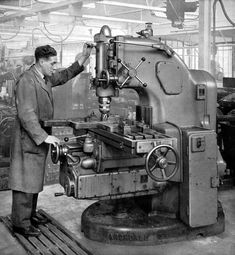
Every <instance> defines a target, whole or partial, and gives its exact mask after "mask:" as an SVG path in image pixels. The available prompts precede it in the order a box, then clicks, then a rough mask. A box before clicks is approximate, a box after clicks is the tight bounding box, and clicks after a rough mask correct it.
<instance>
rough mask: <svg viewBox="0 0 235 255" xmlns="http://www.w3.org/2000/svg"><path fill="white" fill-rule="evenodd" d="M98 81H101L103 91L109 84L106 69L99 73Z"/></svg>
mask: <svg viewBox="0 0 235 255" xmlns="http://www.w3.org/2000/svg"><path fill="white" fill-rule="evenodd" d="M100 80H101V81H102V87H103V89H106V88H107V87H108V86H109V83H110V75H109V71H108V70H107V69H105V70H102V71H101V73H100Z"/></svg>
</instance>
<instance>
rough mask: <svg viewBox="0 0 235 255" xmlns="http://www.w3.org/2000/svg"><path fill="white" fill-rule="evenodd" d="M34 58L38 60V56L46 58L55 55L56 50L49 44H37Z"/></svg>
mask: <svg viewBox="0 0 235 255" xmlns="http://www.w3.org/2000/svg"><path fill="white" fill-rule="evenodd" d="M34 56H35V60H36V62H38V60H39V59H40V58H45V59H48V58H49V57H53V56H57V52H56V50H55V49H54V48H53V47H51V46H50V45H44V46H39V47H37V48H36V49H35V53H34Z"/></svg>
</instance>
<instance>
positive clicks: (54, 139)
mask: <svg viewBox="0 0 235 255" xmlns="http://www.w3.org/2000/svg"><path fill="white" fill-rule="evenodd" d="M44 142H45V143H48V144H53V145H54V146H56V145H57V144H60V139H59V138H57V137H55V136H53V135H48V137H47V138H46V140H45V141H44Z"/></svg>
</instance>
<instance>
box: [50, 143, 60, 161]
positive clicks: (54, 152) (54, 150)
mask: <svg viewBox="0 0 235 255" xmlns="http://www.w3.org/2000/svg"><path fill="white" fill-rule="evenodd" d="M59 157H60V147H59V145H58V144H57V145H56V146H54V145H53V144H52V145H51V161H52V162H53V163H54V164H57V163H58V161H59Z"/></svg>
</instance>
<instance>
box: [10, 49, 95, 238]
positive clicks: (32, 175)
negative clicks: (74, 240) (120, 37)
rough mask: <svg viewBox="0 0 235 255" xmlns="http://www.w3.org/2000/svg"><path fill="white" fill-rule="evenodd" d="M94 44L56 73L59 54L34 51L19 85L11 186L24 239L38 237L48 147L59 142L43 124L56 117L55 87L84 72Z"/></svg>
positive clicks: (17, 223)
mask: <svg viewBox="0 0 235 255" xmlns="http://www.w3.org/2000/svg"><path fill="white" fill-rule="evenodd" d="M91 49H92V45H89V44H84V46H83V52H82V55H81V56H80V58H79V59H78V60H77V61H76V62H75V63H73V64H72V65H71V66H70V67H68V68H67V69H65V70H62V71H60V72H55V65H56V63H57V53H56V50H55V49H54V48H52V47H51V46H49V45H45V46H40V47H38V48H36V50H35V64H34V65H32V66H31V68H30V69H29V70H27V71H25V72H24V73H23V74H22V75H21V77H20V78H19V80H18V81H17V83H16V87H15V97H16V109H17V116H16V126H15V134H14V139H13V144H12V152H11V154H12V155H11V167H10V173H9V187H10V188H11V189H12V223H13V230H14V231H15V232H17V233H20V234H22V235H24V236H39V235H40V230H39V229H38V228H37V226H38V224H42V223H45V219H40V218H38V217H36V206H37V198H38V193H39V192H40V191H42V189H43V181H44V173H45V163H46V157H47V153H48V149H49V145H50V144H53V145H56V144H59V143H60V140H59V139H58V138H57V137H55V136H53V135H51V128H44V127H43V126H42V122H43V121H45V120H49V119H52V118H53V98H52V89H51V88H52V87H53V86H58V85H62V84H64V83H65V82H67V81H68V80H70V79H72V78H73V77H75V76H76V75H77V74H79V73H80V72H82V71H83V70H84V66H83V64H84V63H85V62H86V60H87V59H88V58H89V56H90V53H91Z"/></svg>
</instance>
